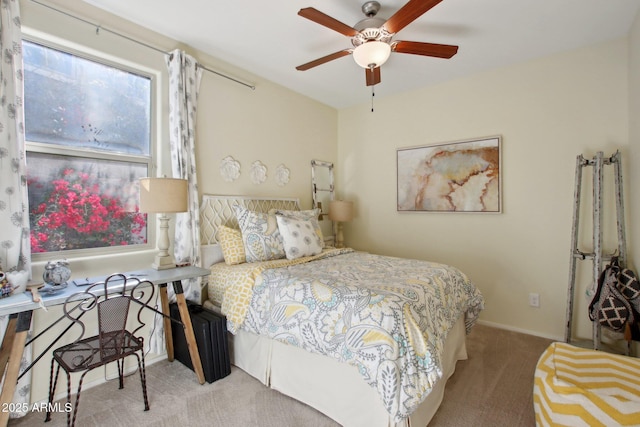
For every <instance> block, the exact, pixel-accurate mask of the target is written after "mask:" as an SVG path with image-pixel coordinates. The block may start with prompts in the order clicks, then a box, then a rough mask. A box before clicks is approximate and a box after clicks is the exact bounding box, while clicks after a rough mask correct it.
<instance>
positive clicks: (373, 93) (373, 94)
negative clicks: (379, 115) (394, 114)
mask: <svg viewBox="0 0 640 427" xmlns="http://www.w3.org/2000/svg"><path fill="white" fill-rule="evenodd" d="M374 96H376V94H375V92H374V91H373V86H371V112H372V113H373V97H374Z"/></svg>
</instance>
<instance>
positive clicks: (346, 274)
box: [200, 195, 483, 427]
mask: <svg viewBox="0 0 640 427" xmlns="http://www.w3.org/2000/svg"><path fill="white" fill-rule="evenodd" d="M276 214H277V215H276ZM313 215H314V212H313V211H312V210H310V211H301V210H300V209H299V204H298V200H297V199H256V198H246V197H235V196H209V195H205V196H204V197H203V201H202V205H201V215H200V227H201V238H202V242H203V246H202V260H203V266H205V267H208V268H211V275H210V277H209V283H208V285H207V288H208V300H207V302H206V304H207V305H208V306H210V307H212V308H213V309H215V310H218V311H221V312H222V313H223V314H224V315H225V316H227V324H228V329H229V331H230V332H231V333H232V335H231V336H230V339H231V348H232V360H233V364H234V365H235V366H237V367H239V368H240V369H242V370H244V371H246V372H247V373H249V374H250V375H252V376H253V377H255V378H257V379H258V380H260V381H261V382H262V383H263V384H265V385H266V386H268V387H271V388H273V389H275V390H278V391H280V392H281V393H283V394H286V395H288V396H291V397H293V398H295V399H296V400H299V401H301V402H304V403H306V404H308V405H310V406H312V407H314V408H316V409H317V410H319V411H320V412H322V413H324V414H326V415H327V416H329V417H330V418H332V419H334V420H335V421H337V422H338V423H340V424H342V425H344V426H367V427H371V426H380V427H388V426H394V427H400V426H411V427H413V426H426V425H427V424H428V422H429V421H430V420H431V418H432V417H433V415H434V414H435V412H436V410H437V408H438V406H439V405H440V403H441V402H442V399H443V394H444V388H445V384H446V380H447V379H448V378H449V377H450V376H451V375H452V374H453V372H454V370H455V364H456V362H457V361H458V360H462V359H466V357H467V354H466V347H465V335H466V333H468V332H469V330H470V329H471V327H472V326H473V324H474V322H475V320H476V319H477V317H478V315H479V313H480V311H481V310H482V308H483V299H482V295H481V294H480V292H479V291H478V289H477V288H476V287H475V286H474V285H473V284H472V283H471V282H470V281H469V280H468V278H467V277H466V276H465V275H464V274H463V273H462V272H460V271H459V270H457V269H456V268H454V267H451V266H447V265H443V264H437V263H431V262H426V261H419V260H408V259H402V258H395V257H386V256H381V255H375V254H369V253H365V252H359V251H354V250H353V249H350V248H342V249H337V248H331V247H322V246H324V245H323V244H322V242H321V240H322V239H321V238H320V239H318V240H319V241H318V242H311V240H313V239H314V236H317V235H318V234H321V233H320V232H319V227H317V220H315V219H314V218H313ZM245 216H251V217H252V218H254V219H255V218H261V219H263V220H264V221H263V222H262V223H260V222H256V223H252V222H249V224H250V225H251V226H253V227H254V228H256V227H255V225H256V224H259V227H257V228H260V229H261V231H260V232H261V233H262V232H263V231H265V230H269V232H268V233H267V234H268V236H267V240H265V241H261V244H262V245H261V246H260V245H258V246H255V247H254V241H253V240H247V239H248V236H251V235H252V234H253V232H254V231H255V230H254V229H251V228H250V227H249V228H247V227H248V225H247V222H246V218H245ZM274 218H275V219H274ZM316 218H317V216H316ZM276 219H277V221H276ZM314 220H315V221H316V222H315V227H314ZM309 224H311V226H309ZM302 225H304V226H306V227H307V228H309V227H310V228H312V229H313V232H312V233H311V234H310V235H309V236H307V237H305V239H306V240H304V243H301V242H303V240H302V237H300V236H298V232H299V231H300V230H301V227H302ZM294 226H295V227H298V228H294ZM240 230H242V231H240ZM276 230H279V232H280V233H281V234H280V235H278V239H280V240H284V242H285V243H284V255H285V256H284V257H278V256H271V254H270V251H271V250H273V249H274V246H277V245H276V244H275V243H273V241H270V240H268V238H271V237H273V234H274V233H277V232H276ZM291 230H295V231H293V232H292V231H291ZM292 234H293V235H295V236H296V238H298V239H300V240H299V242H300V243H299V244H296V245H294V244H292V243H291V241H290V239H291V238H292V237H291V235H292ZM302 234H304V233H302ZM238 235H240V236H241V237H242V238H243V239H244V240H243V241H242V243H244V244H242V243H238V241H237V239H238ZM230 236H233V238H230ZM262 237H264V236H262ZM232 241H233V242H234V243H230V242H232ZM288 241H289V244H287V242H288ZM265 242H266V243H265ZM315 243H318V244H319V245H320V246H321V248H320V249H318V247H317V245H316V244H315ZM309 247H310V248H311V249H309ZM223 248H224V255H223V250H222V249H223ZM243 248H244V249H245V250H246V251H245V252H244V253H242V252H243V251H242V249H243ZM256 254H257V255H256ZM265 254H266V255H265ZM265 257H266V258H265ZM246 261H249V262H246Z"/></svg>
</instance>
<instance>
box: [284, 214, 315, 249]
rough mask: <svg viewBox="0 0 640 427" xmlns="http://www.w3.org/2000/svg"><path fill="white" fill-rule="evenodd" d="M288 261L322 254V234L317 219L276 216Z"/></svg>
mask: <svg viewBox="0 0 640 427" xmlns="http://www.w3.org/2000/svg"><path fill="white" fill-rule="evenodd" d="M276 219H277V221H278V229H279V230H280V234H281V235H282V241H283V243H284V251H285V253H286V255H287V259H296V258H301V257H304V256H311V255H317V254H319V253H320V252H322V246H323V242H322V237H321V236H322V233H321V234H320V235H318V233H317V232H316V229H320V227H319V225H318V220H317V219H316V218H310V219H299V218H292V217H287V216H284V215H276Z"/></svg>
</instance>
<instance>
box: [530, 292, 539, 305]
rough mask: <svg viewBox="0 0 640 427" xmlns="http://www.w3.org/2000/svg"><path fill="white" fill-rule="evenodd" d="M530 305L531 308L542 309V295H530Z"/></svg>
mask: <svg viewBox="0 0 640 427" xmlns="http://www.w3.org/2000/svg"><path fill="white" fill-rule="evenodd" d="M529 305H530V306H531V307H540V294H534V293H531V294H529Z"/></svg>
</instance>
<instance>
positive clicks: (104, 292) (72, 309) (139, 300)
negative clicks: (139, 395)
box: [64, 274, 155, 357]
mask: <svg viewBox="0 0 640 427" xmlns="http://www.w3.org/2000/svg"><path fill="white" fill-rule="evenodd" d="M154 293H155V286H154V285H153V283H151V282H149V281H148V280H140V279H139V278H137V277H126V276H125V275H124V274H113V275H111V276H109V277H107V278H106V279H105V280H104V281H103V282H98V283H94V284H93V285H89V286H88V287H87V288H86V289H85V290H84V291H83V292H77V293H75V294H73V295H71V296H69V297H68V298H67V300H66V302H65V304H64V313H65V315H66V316H67V317H68V318H69V319H71V321H73V322H74V323H76V324H77V325H78V326H79V327H80V335H79V337H78V338H77V339H76V340H75V342H78V341H80V340H82V339H83V338H87V337H85V336H84V335H85V331H86V327H85V322H83V320H82V319H83V317H84V315H85V314H86V313H87V312H89V311H91V310H94V309H97V318H98V330H99V337H100V353H101V356H102V357H109V356H110V355H109V354H106V353H105V352H104V349H103V344H104V342H106V341H107V340H109V344H108V346H110V347H113V345H114V339H115V340H116V341H115V342H116V343H117V345H119V346H121V345H123V343H124V341H123V340H124V336H125V332H126V331H127V326H128V325H127V323H128V322H129V319H130V316H129V313H130V308H132V307H133V308H136V306H137V308H138V309H137V311H134V312H133V313H137V315H136V316H135V318H134V319H133V320H134V321H132V322H131V323H133V324H132V325H129V326H130V327H133V330H131V331H129V333H130V334H131V335H134V336H135V334H136V333H137V332H138V331H139V330H140V329H141V328H142V327H144V326H145V323H144V322H143V321H142V318H141V314H142V310H143V309H144V308H151V307H150V306H149V303H150V302H151V298H152V297H153V295H154ZM132 303H133V305H132ZM136 321H137V322H136ZM124 344H126V343H124Z"/></svg>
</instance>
